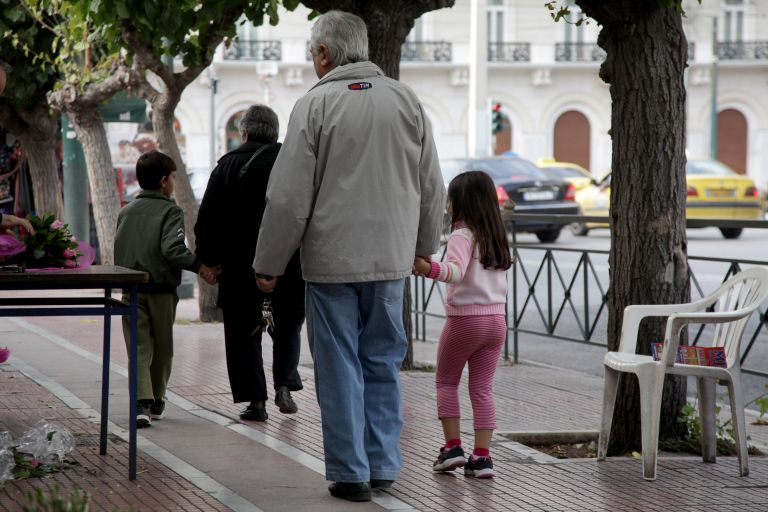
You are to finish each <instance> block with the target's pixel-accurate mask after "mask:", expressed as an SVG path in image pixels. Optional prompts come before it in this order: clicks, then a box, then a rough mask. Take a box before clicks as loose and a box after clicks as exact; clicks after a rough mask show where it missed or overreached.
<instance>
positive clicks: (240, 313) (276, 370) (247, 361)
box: [222, 301, 304, 403]
mask: <svg viewBox="0 0 768 512" xmlns="http://www.w3.org/2000/svg"><path fill="white" fill-rule="evenodd" d="M302 306H303V305H302ZM272 307H273V310H274V313H273V316H274V322H275V328H274V331H273V332H272V347H273V348H272V377H273V380H274V386H275V388H278V387H279V386H286V387H287V388H288V389H289V390H290V391H298V390H300V389H302V388H303V386H302V384H301V377H299V371H298V365H299V354H300V350H301V325H302V323H303V322H304V311H303V307H302V308H301V311H300V312H297V311H296V310H295V308H293V309H292V308H291V306H290V305H289V304H280V303H279V302H278V303H274V302H273V304H272ZM222 311H223V313H224V344H225V346H226V352H227V371H228V372H229V384H230V386H231V388H232V398H233V401H234V402H235V403H238V402H250V401H262V400H263V401H266V400H267V382H266V377H265V375H264V360H263V359H262V356H261V336H262V334H263V330H262V331H260V332H258V333H256V334H252V333H253V330H254V329H255V328H256V326H257V325H259V320H260V319H261V302H259V303H258V306H256V305H255V304H254V301H247V303H245V304H242V303H236V304H232V305H227V306H225V307H223V308H222Z"/></svg>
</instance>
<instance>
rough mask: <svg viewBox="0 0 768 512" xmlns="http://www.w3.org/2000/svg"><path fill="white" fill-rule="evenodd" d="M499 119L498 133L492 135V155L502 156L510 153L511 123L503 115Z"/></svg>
mask: <svg viewBox="0 0 768 512" xmlns="http://www.w3.org/2000/svg"><path fill="white" fill-rule="evenodd" d="M501 119H502V122H501V125H500V126H501V127H500V129H499V131H497V132H496V133H494V134H493V154H494V155H503V154H504V153H506V152H507V151H512V122H511V121H510V120H509V117H507V116H505V115H504V114H502V116H501Z"/></svg>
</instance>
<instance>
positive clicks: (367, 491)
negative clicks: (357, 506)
mask: <svg viewBox="0 0 768 512" xmlns="http://www.w3.org/2000/svg"><path fill="white" fill-rule="evenodd" d="M328 490H329V491H330V493H331V496H333V497H335V498H341V499H343V500H349V501H371V487H370V486H369V485H368V482H334V483H332V484H331V485H329V486H328Z"/></svg>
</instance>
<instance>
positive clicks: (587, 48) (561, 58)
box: [555, 43, 605, 62]
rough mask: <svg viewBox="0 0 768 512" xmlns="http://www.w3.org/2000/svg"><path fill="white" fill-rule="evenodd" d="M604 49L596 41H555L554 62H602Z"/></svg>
mask: <svg viewBox="0 0 768 512" xmlns="http://www.w3.org/2000/svg"><path fill="white" fill-rule="evenodd" d="M604 60H605V50H603V49H602V48H600V47H599V46H597V44H596V43H556V44H555V61H556V62H602V61H604Z"/></svg>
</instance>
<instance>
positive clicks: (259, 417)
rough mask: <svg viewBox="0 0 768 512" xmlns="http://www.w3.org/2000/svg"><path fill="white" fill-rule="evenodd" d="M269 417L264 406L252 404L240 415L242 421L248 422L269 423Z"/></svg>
mask: <svg viewBox="0 0 768 512" xmlns="http://www.w3.org/2000/svg"><path fill="white" fill-rule="evenodd" d="M268 418H269V415H268V414H267V409H266V408H265V407H264V405H260V406H259V405H255V404H253V403H251V405H249V406H248V407H246V408H245V409H243V412H241V413H240V419H243V420H248V421H267V419H268Z"/></svg>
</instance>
